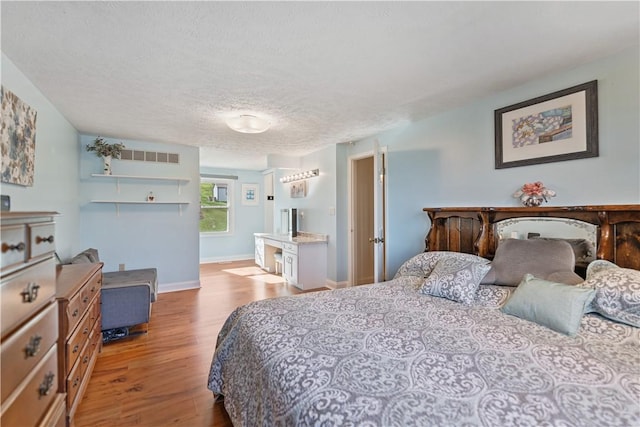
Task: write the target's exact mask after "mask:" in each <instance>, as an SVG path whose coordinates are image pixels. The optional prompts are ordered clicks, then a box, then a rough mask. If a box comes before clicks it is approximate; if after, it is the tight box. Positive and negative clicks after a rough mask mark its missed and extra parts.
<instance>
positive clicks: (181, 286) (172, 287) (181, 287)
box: [158, 280, 200, 294]
mask: <svg viewBox="0 0 640 427" xmlns="http://www.w3.org/2000/svg"><path fill="white" fill-rule="evenodd" d="M199 288H200V281H199V280H194V281H192V282H174V283H158V293H160V294H163V293H165V292H177V291H186V290H187V289H199Z"/></svg>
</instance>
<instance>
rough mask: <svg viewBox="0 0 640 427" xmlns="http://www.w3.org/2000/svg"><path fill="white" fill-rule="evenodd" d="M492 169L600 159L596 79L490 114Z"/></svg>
mask: <svg viewBox="0 0 640 427" xmlns="http://www.w3.org/2000/svg"><path fill="white" fill-rule="evenodd" d="M494 123H495V168H496V169H504V168H511V167H516V166H528V165H535V164H540V163H550V162H560V161H564V160H575V159H584V158H588V157H598V81H597V80H593V81H590V82H587V83H583V84H580V85H577V86H573V87H570V88H568V89H564V90H560V91H557V92H553V93H549V94H547V95H543V96H539V97H537V98H533V99H530V100H528V101H524V102H520V103H518V104H514V105H510V106H508V107H504V108H500V109H499V110H495V112H494Z"/></svg>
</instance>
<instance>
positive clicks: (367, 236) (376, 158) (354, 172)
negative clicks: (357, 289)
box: [349, 149, 386, 285]
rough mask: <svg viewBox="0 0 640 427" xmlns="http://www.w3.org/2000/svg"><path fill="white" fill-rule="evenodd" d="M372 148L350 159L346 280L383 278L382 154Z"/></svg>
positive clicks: (383, 165) (375, 279)
mask: <svg viewBox="0 0 640 427" xmlns="http://www.w3.org/2000/svg"><path fill="white" fill-rule="evenodd" d="M385 154H386V153H385V152H384V151H383V150H377V149H376V150H374V153H373V155H372V154H369V155H365V156H364V157H361V158H356V159H352V160H351V162H350V169H351V172H350V180H351V187H350V190H351V205H350V211H351V214H350V230H351V239H350V242H349V243H350V244H349V252H350V257H349V259H350V281H351V283H352V284H356V285H361V284H367V283H373V282H380V281H384V280H386V277H385V266H386V259H385V257H386V254H385V212H386V208H385V204H386V183H385V173H386V171H385V167H386V163H385V161H386V158H385Z"/></svg>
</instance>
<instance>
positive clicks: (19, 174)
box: [0, 86, 37, 187]
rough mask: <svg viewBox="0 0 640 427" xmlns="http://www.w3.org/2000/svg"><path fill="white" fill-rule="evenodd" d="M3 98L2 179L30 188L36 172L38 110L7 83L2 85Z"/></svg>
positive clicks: (1, 136)
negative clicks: (12, 90) (7, 87)
mask: <svg viewBox="0 0 640 427" xmlns="http://www.w3.org/2000/svg"><path fill="white" fill-rule="evenodd" d="M0 98H2V101H1V103H2V126H1V128H2V130H1V131H0V147H1V149H2V168H1V169H2V170H1V171H0V176H1V178H0V179H1V180H2V182H6V183H8V184H17V185H23V186H25V187H31V186H33V176H34V173H35V157H36V117H37V112H36V110H35V109H33V108H31V107H30V106H28V105H27V104H26V103H24V102H23V101H22V100H21V99H20V98H18V97H17V96H16V95H15V94H14V93H13V92H11V91H9V90H7V89H5V87H4V86H2V87H1V88H0Z"/></svg>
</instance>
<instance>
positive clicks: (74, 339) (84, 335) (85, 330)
mask: <svg viewBox="0 0 640 427" xmlns="http://www.w3.org/2000/svg"><path fill="white" fill-rule="evenodd" d="M90 322H91V318H90V316H89V315H86V316H84V318H83V319H82V320H81V321H80V324H79V325H78V328H76V330H75V331H74V332H73V334H71V337H70V338H69V339H68V340H67V343H66V355H67V360H66V365H65V366H66V372H65V374H68V373H69V371H70V370H71V369H72V368H73V365H74V363H76V360H78V358H79V357H80V355H81V354H82V352H83V351H84V347H85V345H86V343H87V340H88V339H89V334H90V333H91V326H90Z"/></svg>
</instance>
